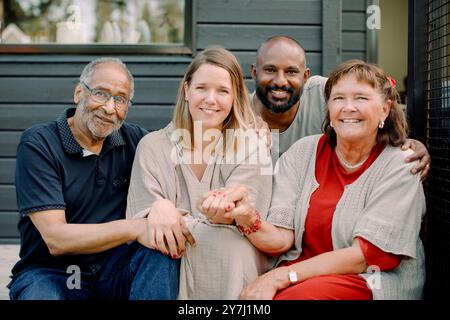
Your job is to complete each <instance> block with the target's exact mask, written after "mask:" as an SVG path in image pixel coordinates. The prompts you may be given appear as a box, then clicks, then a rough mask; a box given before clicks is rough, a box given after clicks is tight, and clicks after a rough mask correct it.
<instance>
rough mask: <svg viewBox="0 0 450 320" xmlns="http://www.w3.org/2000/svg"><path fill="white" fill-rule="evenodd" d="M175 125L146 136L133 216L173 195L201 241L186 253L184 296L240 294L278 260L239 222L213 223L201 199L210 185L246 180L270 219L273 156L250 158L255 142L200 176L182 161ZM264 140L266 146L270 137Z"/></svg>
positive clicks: (132, 196)
mask: <svg viewBox="0 0 450 320" xmlns="http://www.w3.org/2000/svg"><path fill="white" fill-rule="evenodd" d="M174 130H175V128H174V125H173V124H172V123H170V124H169V125H168V126H167V127H166V128H164V129H162V130H159V131H156V132H152V133H149V134H148V135H146V136H145V137H144V138H142V140H141V141H140V143H139V145H138V148H137V150H136V156H135V159H134V163H133V169H132V174H131V181H130V188H129V192H128V199H127V212H126V215H127V218H139V217H145V216H147V214H148V213H149V211H150V208H151V206H152V204H153V203H154V202H155V201H156V200H158V199H168V200H170V201H172V202H173V203H174V204H175V206H176V207H177V208H178V209H179V210H180V212H183V213H184V214H185V215H184V218H185V219H186V222H187V225H188V227H189V228H190V230H191V232H192V234H193V236H194V238H195V239H196V243H197V245H196V246H195V247H191V246H189V245H188V246H187V249H186V253H185V255H184V256H183V257H182V259H181V269H180V292H179V299H238V298H239V295H240V293H241V291H242V289H243V288H244V287H245V286H247V285H248V284H249V283H250V282H252V281H253V280H255V279H256V277H257V276H258V275H260V274H262V273H263V272H265V271H267V270H268V269H270V268H271V267H272V266H273V264H274V260H273V259H272V258H270V257H268V256H267V255H265V254H263V253H261V252H260V251H258V250H257V249H256V248H255V247H254V246H253V245H252V244H251V243H250V242H249V241H248V240H247V238H246V237H245V236H243V235H241V234H240V233H239V231H238V230H237V229H236V227H235V226H230V225H222V224H212V223H210V222H209V221H208V220H207V219H206V217H205V216H204V215H203V214H202V213H201V212H200V211H199V210H198V209H197V208H196V203H197V201H198V199H199V198H201V196H202V195H203V194H204V193H205V192H207V191H209V190H213V189H217V188H221V187H225V186H231V185H233V184H235V183H239V184H244V185H246V186H247V187H248V190H249V194H248V196H249V199H250V201H251V202H252V203H254V204H255V205H256V207H257V208H258V210H259V212H260V214H261V218H262V219H265V218H266V215H267V212H268V208H269V205H270V199H271V194H272V176H271V175H270V174H268V172H269V171H270V170H268V168H270V169H271V168H272V163H271V161H270V156H268V159H269V163H265V165H263V164H262V161H259V160H258V161H256V162H255V161H249V159H250V154H251V153H254V152H257V150H256V149H257V148H256V146H255V144H253V145H252V146H251V148H250V150H249V151H248V152H247V155H248V156H246V157H245V159H241V161H240V162H239V163H228V162H225V161H223V158H222V156H221V154H217V155H216V156H215V158H214V160H215V161H212V163H209V164H208V166H207V168H206V170H205V172H204V174H203V177H202V179H201V180H200V181H199V180H198V178H197V177H196V176H195V174H194V173H193V171H192V170H191V168H190V166H189V165H188V164H185V163H184V162H183V161H182V159H183V148H182V147H181V146H180V144H179V143H176V142H174V141H172V140H175V139H173V137H174V136H175V135H173V133H174ZM259 142H261V141H259ZM258 146H259V147H260V148H261V146H264V147H265V142H262V143H258ZM266 151H267V150H266ZM267 152H268V151H267ZM267 154H268V153H267ZM258 159H259V158H258ZM253 160H254V159H253ZM266 160H267V159H265V161H266ZM266 162H267V161H266ZM264 168H265V169H266V170H263V169H264Z"/></svg>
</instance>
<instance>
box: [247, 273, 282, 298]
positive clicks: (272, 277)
mask: <svg viewBox="0 0 450 320" xmlns="http://www.w3.org/2000/svg"><path fill="white" fill-rule="evenodd" d="M281 272H283V270H282V268H276V269H273V270H272V271H269V272H267V273H265V274H263V275H261V276H259V277H258V278H257V279H256V280H255V281H253V282H252V283H251V284H250V285H249V286H247V287H246V288H245V289H244V290H242V292H241V297H240V299H243V300H272V299H273V297H274V296H275V295H276V293H277V291H278V285H277V284H278V282H279V277H280V275H279V273H281ZM286 278H287V274H286Z"/></svg>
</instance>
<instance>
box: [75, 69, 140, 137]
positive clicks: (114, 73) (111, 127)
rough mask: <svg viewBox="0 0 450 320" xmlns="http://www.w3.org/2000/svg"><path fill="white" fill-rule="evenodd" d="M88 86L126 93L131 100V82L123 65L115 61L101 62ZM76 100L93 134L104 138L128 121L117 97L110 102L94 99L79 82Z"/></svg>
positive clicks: (123, 94) (84, 122)
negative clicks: (115, 103)
mask: <svg viewBox="0 0 450 320" xmlns="http://www.w3.org/2000/svg"><path fill="white" fill-rule="evenodd" d="M87 85H88V86H89V87H90V88H91V89H101V90H104V91H106V92H108V93H110V94H112V95H117V96H122V97H124V98H125V99H126V100H128V98H129V96H130V91H131V87H130V81H129V79H128V75H127V73H126V71H125V70H123V68H122V67H121V66H120V65H118V64H115V63H103V64H100V65H98V66H97V67H96V68H95V70H94V72H93V74H92V78H91V79H90V81H89V83H87ZM75 103H76V104H77V105H78V107H77V111H78V110H79V112H80V119H81V121H82V124H83V126H84V127H85V128H86V129H87V131H88V132H89V134H90V135H91V136H92V137H93V138H95V139H104V138H106V137H107V136H108V135H110V134H111V133H112V132H113V131H115V130H117V129H119V128H120V126H121V125H122V123H123V122H124V121H125V117H126V111H125V112H122V111H117V110H116V109H115V105H114V99H110V100H109V101H107V102H106V103H103V104H102V103H98V102H96V101H94V99H93V98H92V96H91V94H90V92H89V91H88V90H87V89H86V88H83V87H82V86H80V85H78V86H77V88H76V89H75Z"/></svg>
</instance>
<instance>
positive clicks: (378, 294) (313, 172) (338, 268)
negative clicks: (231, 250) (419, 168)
mask: <svg viewBox="0 0 450 320" xmlns="http://www.w3.org/2000/svg"><path fill="white" fill-rule="evenodd" d="M325 96H326V100H327V106H328V111H327V115H326V119H325V121H324V124H323V130H324V132H325V134H324V135H316V136H310V137H306V138H303V139H301V140H299V141H298V142H296V143H295V144H294V145H293V146H292V147H291V148H290V149H289V150H288V151H287V152H286V153H285V154H284V155H283V156H282V157H281V158H280V160H279V162H278V165H279V172H278V174H277V175H276V176H275V179H274V190H273V195H272V203H271V207H270V210H269V214H268V218H267V222H263V223H262V225H261V227H260V228H259V230H258V231H256V232H253V233H251V234H249V235H248V239H249V240H250V241H251V242H252V243H253V244H254V245H255V246H256V247H258V248H259V249H260V250H261V251H263V252H268V253H271V254H280V253H284V254H283V255H282V256H281V257H280V259H279V262H278V267H277V268H275V269H273V270H271V271H270V272H268V273H266V274H264V275H262V276H260V277H259V278H258V279H257V280H256V281H254V282H253V283H252V284H251V285H250V286H248V287H247V288H246V289H245V290H244V291H243V293H242V298H253V299H254V298H257V299H264V298H269V299H272V298H274V299H418V298H421V297H422V292H423V285H424V279H425V269H424V252H423V246H422V243H421V240H420V238H419V230H420V226H421V220H422V217H423V214H424V212H425V199H424V194H423V190H422V184H421V182H420V181H419V177H418V175H413V174H411V173H410V172H409V171H410V169H411V167H412V166H414V163H409V164H407V163H405V162H404V159H405V157H407V156H408V155H409V154H410V153H411V151H402V150H401V149H400V147H399V146H401V145H402V143H403V142H404V140H405V138H406V135H407V127H406V122H405V118H404V116H403V114H402V111H401V110H400V109H399V107H398V105H397V92H396V90H395V88H394V86H393V85H392V83H391V81H390V79H389V78H388V77H386V75H385V74H384V72H383V71H382V70H381V69H380V68H378V67H376V66H374V65H370V64H367V63H364V62H362V61H359V60H353V61H348V62H345V63H343V64H341V65H340V66H338V67H337V69H336V70H334V71H333V72H332V74H331V76H330V78H329V79H328V81H327V83H326V87H325ZM227 194H228V196H229V198H230V199H233V200H239V202H238V203H239V205H238V206H237V207H236V208H235V209H234V210H233V211H231V212H230V215H231V216H233V217H239V219H240V223H247V224H250V225H251V224H252V223H253V221H255V220H256V218H255V214H256V212H257V211H256V210H255V209H253V208H252V206H251V205H250V204H249V203H248V201H246V197H245V188H234V189H233V188H231V189H230V190H227Z"/></svg>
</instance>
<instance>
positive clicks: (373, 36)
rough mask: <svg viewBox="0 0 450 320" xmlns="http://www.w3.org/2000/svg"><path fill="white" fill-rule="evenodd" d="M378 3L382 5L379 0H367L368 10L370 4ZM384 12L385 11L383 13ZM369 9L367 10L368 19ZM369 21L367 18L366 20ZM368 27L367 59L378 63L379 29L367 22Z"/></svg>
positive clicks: (377, 4)
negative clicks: (373, 27)
mask: <svg viewBox="0 0 450 320" xmlns="http://www.w3.org/2000/svg"><path fill="white" fill-rule="evenodd" d="M371 5H376V6H378V7H380V1H379V0H366V10H367V8H368V7H369V6H371ZM381 14H383V13H381ZM367 18H368V16H367V11H366V19H367ZM366 21H367V20H366ZM365 27H366V61H367V62H371V63H378V32H379V30H378V29H372V30H371V29H369V28H367V25H366V23H365ZM381 27H383V26H381Z"/></svg>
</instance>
